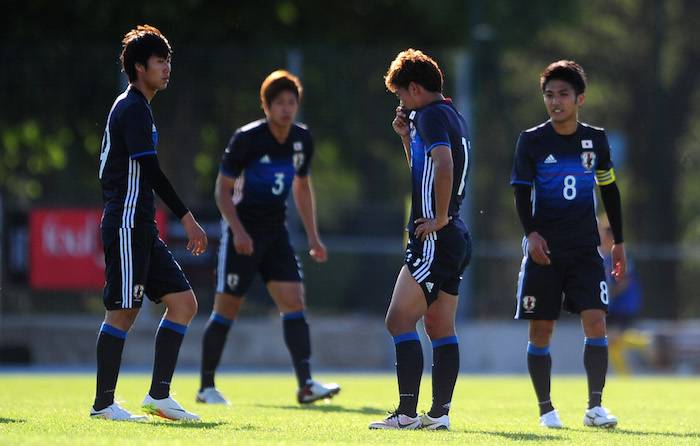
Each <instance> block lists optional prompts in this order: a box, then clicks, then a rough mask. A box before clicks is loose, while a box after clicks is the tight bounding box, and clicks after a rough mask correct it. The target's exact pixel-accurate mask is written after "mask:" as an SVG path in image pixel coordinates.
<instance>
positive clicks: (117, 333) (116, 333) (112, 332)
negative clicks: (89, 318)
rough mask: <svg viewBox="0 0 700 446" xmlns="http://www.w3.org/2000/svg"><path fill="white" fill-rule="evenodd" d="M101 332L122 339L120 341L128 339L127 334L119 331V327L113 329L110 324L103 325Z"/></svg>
mask: <svg viewBox="0 0 700 446" xmlns="http://www.w3.org/2000/svg"><path fill="white" fill-rule="evenodd" d="M100 331H102V332H104V333H107V334H108V335H112V336H114V337H115V338H120V339H126V334H127V333H126V332H125V331H122V330H120V329H118V328H117V327H112V326H111V325H109V324H106V323H104V322H103V323H102V326H101V327H100Z"/></svg>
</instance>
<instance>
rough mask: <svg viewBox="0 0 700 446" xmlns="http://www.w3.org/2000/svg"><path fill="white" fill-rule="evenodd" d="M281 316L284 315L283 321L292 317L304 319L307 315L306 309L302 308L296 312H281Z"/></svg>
mask: <svg viewBox="0 0 700 446" xmlns="http://www.w3.org/2000/svg"><path fill="white" fill-rule="evenodd" d="M280 316H282V320H283V321H288V320H290V319H303V318H304V317H306V311H304V310H301V311H297V312H296V313H281V314H280Z"/></svg>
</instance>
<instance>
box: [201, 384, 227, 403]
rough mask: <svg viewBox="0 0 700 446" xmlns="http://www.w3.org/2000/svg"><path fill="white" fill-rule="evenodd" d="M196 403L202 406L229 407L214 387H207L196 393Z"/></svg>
mask: <svg viewBox="0 0 700 446" xmlns="http://www.w3.org/2000/svg"><path fill="white" fill-rule="evenodd" d="M197 402H198V403H203V404H221V405H224V406H230V405H231V403H230V402H229V401H228V400H227V399H226V398H224V396H223V395H222V394H221V392H219V391H218V390H217V388H216V387H207V388H206V389H202V390H201V391H199V392H197Z"/></svg>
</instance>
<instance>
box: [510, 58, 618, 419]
mask: <svg viewBox="0 0 700 446" xmlns="http://www.w3.org/2000/svg"><path fill="white" fill-rule="evenodd" d="M540 86H541V88H542V93H543V96H544V105H545V107H546V109H547V112H548V113H549V117H550V119H549V120H548V121H547V122H545V123H543V124H540V125H539V126H537V127H534V128H532V129H529V130H526V131H524V132H522V133H521V134H520V138H519V139H518V143H517V146H516V149H515V160H514V165H513V172H512V176H511V182H510V183H511V185H512V186H513V187H514V193H515V207H516V209H517V213H518V217H519V219H520V222H521V223H522V227H523V229H524V231H525V238H524V239H523V255H524V256H523V261H522V265H521V270H520V275H519V277H518V288H517V309H516V313H515V318H516V319H526V320H528V321H529V343H528V346H527V365H528V370H529V372H530V377H531V378H532V383H533V386H534V388H535V394H536V395H537V400H538V404H539V408H540V425H542V426H545V427H551V428H559V427H562V423H561V421H560V420H559V416H558V415H557V412H556V410H555V409H554V406H553V405H552V401H551V399H550V382H551V368H552V359H551V356H550V353H549V345H550V342H551V339H552V334H553V332H554V325H555V323H556V320H557V319H558V318H559V314H560V312H561V310H562V308H563V309H564V310H566V311H568V312H571V313H575V314H578V315H580V317H581V324H582V327H583V333H584V336H585V341H584V347H583V364H584V367H585V369H586V375H587V377H588V408H587V409H586V411H585V414H584V418H583V423H584V425H586V426H595V427H608V428H609V427H615V426H616V425H617V418H615V417H614V416H612V415H610V413H609V411H608V410H607V409H604V408H603V407H601V399H602V395H603V387H604V386H605V375H606V373H607V369H608V343H607V338H606V328H605V316H606V313H607V309H608V301H609V298H610V293H609V290H608V286H607V284H606V281H605V270H604V268H603V259H602V257H601V256H600V253H599V252H598V245H600V237H599V235H598V229H597V221H596V203H595V189H594V186H595V184H598V186H599V188H600V195H601V197H602V201H603V205H604V206H605V210H606V211H607V213H608V216H609V219H610V227H611V229H612V233H613V237H614V241H615V243H614V244H613V246H612V248H611V256H612V263H613V265H614V266H613V268H614V270H613V276H614V277H615V278H616V279H618V280H619V279H621V278H622V277H623V276H624V275H625V268H626V260H625V248H624V245H623V243H622V242H623V240H622V212H621V205H620V192H619V190H618V188H617V184H616V183H615V173H614V172H613V163H612V161H611V160H610V146H609V145H608V139H607V137H606V136H605V132H604V131H603V130H602V129H600V128H596V127H592V126H590V125H587V124H583V123H581V122H579V121H578V111H579V107H580V106H581V105H582V104H583V102H584V99H585V91H586V75H585V73H584V71H583V68H581V66H580V65H578V64H577V63H575V62H572V61H567V60H561V61H558V62H554V63H552V64H550V65H549V66H548V67H547V68H546V69H545V70H544V72H543V73H542V75H541V77H540Z"/></svg>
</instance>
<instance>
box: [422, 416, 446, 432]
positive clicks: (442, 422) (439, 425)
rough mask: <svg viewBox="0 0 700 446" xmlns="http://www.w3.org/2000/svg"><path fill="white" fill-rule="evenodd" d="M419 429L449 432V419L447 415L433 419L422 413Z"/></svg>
mask: <svg viewBox="0 0 700 446" xmlns="http://www.w3.org/2000/svg"><path fill="white" fill-rule="evenodd" d="M420 429H426V430H429V431H439V430H446V431H448V430H450V417H449V416H447V415H442V416H440V417H437V418H433V417H431V416H430V415H428V414H427V413H424V414H423V415H421V417H420Z"/></svg>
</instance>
